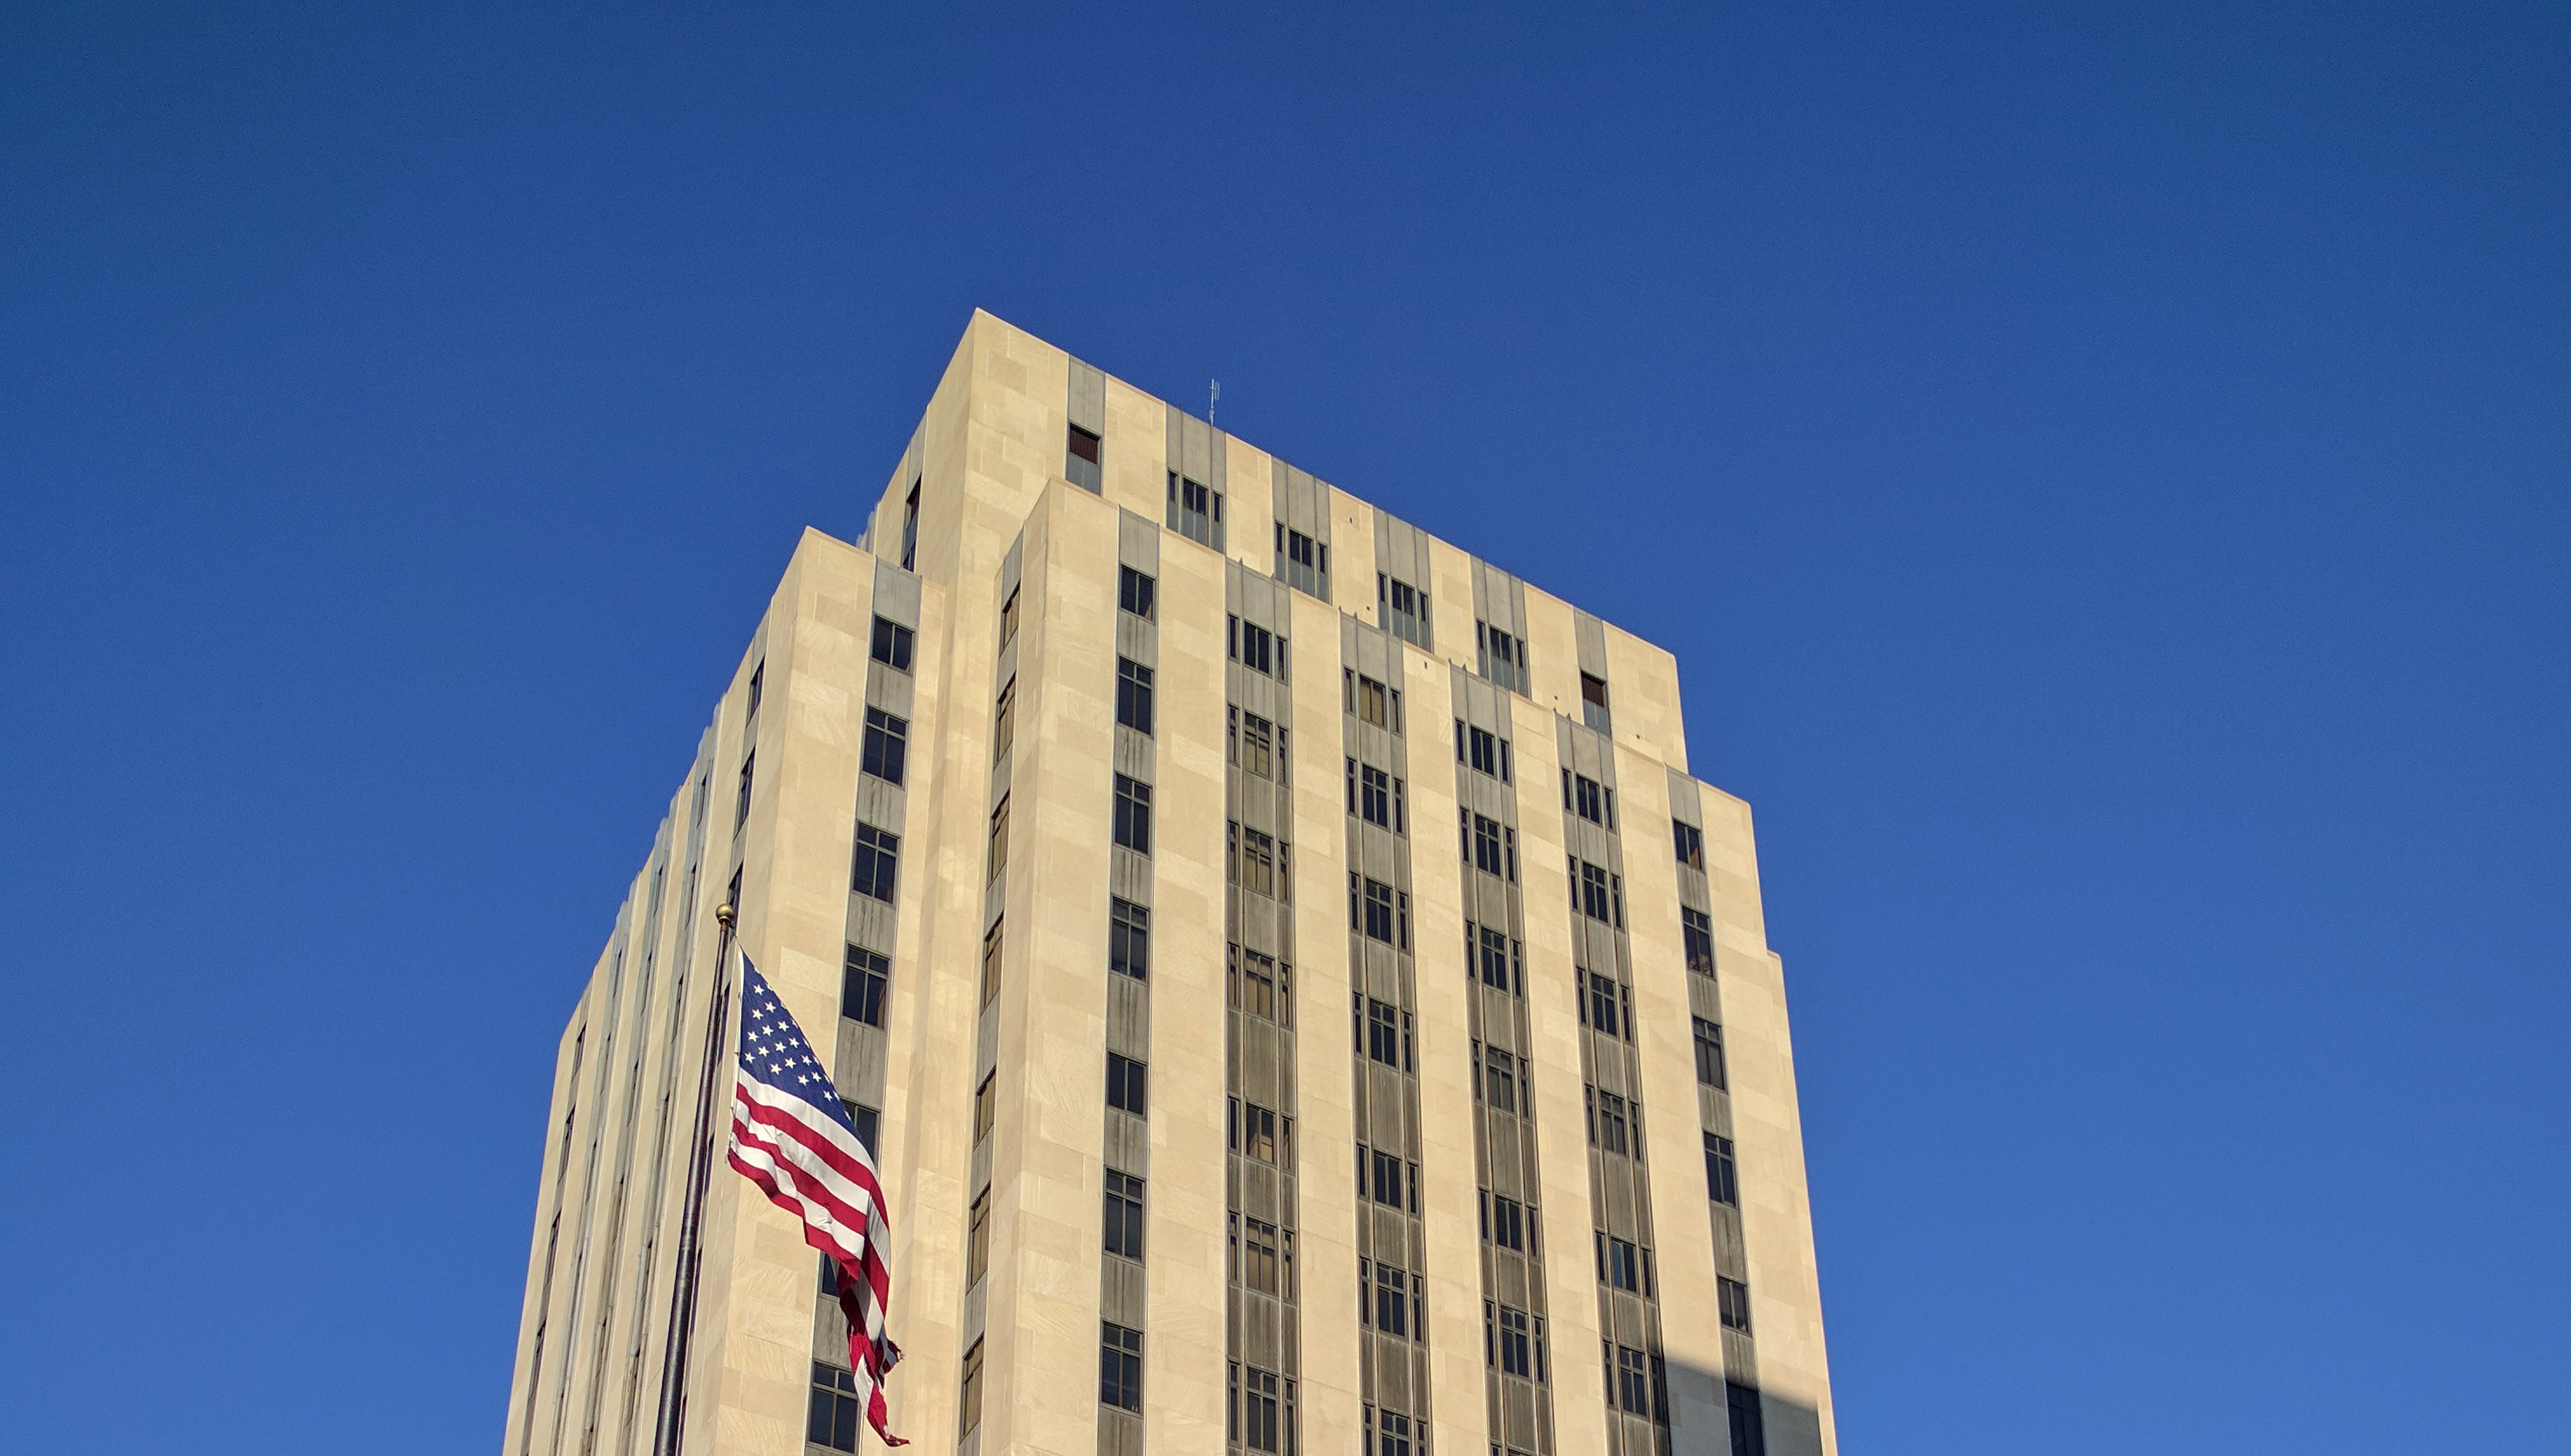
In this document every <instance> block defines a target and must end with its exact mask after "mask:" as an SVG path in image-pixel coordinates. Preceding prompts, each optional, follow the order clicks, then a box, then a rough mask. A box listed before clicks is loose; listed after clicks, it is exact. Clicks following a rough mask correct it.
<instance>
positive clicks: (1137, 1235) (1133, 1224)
mask: <svg viewBox="0 0 2571 1456" xmlns="http://www.w3.org/2000/svg"><path fill="white" fill-rule="evenodd" d="M1106 1228H1107V1251H1108V1252H1109V1253H1112V1254H1115V1255H1116V1256H1117V1257H1119V1258H1130V1259H1135V1260H1138V1261H1139V1260H1140V1259H1141V1258H1142V1257H1143V1180H1141V1179H1139V1178H1136V1177H1134V1176H1132V1175H1131V1174H1124V1173H1118V1172H1116V1171H1114V1170H1113V1169H1110V1170H1109V1171H1108V1174H1107V1220H1106Z"/></svg>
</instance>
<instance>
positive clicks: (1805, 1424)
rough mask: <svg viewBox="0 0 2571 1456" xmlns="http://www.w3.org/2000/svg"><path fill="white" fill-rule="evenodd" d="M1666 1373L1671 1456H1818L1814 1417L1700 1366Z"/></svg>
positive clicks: (1678, 1366)
mask: <svg viewBox="0 0 2571 1456" xmlns="http://www.w3.org/2000/svg"><path fill="white" fill-rule="evenodd" d="M1668 1368H1669V1387H1670V1403H1671V1411H1670V1449H1671V1451H1672V1452H1673V1453H1675V1456H1821V1413H1820V1412H1819V1411H1817V1410H1815V1409H1813V1408H1812V1407H1810V1406H1808V1405H1805V1404H1803V1403H1802V1402H1800V1401H1798V1400H1789V1399H1787V1398H1786V1397H1784V1396H1781V1395H1778V1394H1776V1393H1775V1392H1773V1391H1767V1390H1761V1389H1759V1388H1758V1387H1757V1386H1756V1385H1753V1384H1746V1383H1737V1381H1727V1380H1726V1379H1724V1377H1723V1373H1722V1372H1721V1371H1719V1370H1709V1369H1707V1368H1705V1367H1704V1366H1702V1365H1694V1364H1689V1363H1687V1362H1685V1361H1681V1360H1672V1361H1670V1362H1669V1367H1668ZM1564 1414H1565V1412H1563V1411H1562V1410H1560V1408H1558V1407H1557V1409H1556V1414H1555V1419H1556V1420H1557V1421H1559V1420H1560V1419H1562V1418H1563V1416H1564Z"/></svg>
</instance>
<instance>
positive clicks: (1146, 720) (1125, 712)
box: [1116, 658, 1152, 734]
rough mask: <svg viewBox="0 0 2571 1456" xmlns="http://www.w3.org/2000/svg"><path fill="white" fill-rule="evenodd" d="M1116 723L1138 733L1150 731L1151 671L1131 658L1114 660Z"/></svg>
mask: <svg viewBox="0 0 2571 1456" xmlns="http://www.w3.org/2000/svg"><path fill="white" fill-rule="evenodd" d="M1116 721H1117V722H1118V723H1120V724H1122V725H1124V726H1125V727H1127V728H1132V729H1133V730H1134V731H1136V732H1138V733H1144V734H1149V733H1150V732H1151V731H1152V670H1151V669H1149V668H1147V667H1144V666H1143V665H1142V664H1141V663H1138V662H1135V661H1134V660H1133V659H1131V658H1118V659H1117V660H1116Z"/></svg>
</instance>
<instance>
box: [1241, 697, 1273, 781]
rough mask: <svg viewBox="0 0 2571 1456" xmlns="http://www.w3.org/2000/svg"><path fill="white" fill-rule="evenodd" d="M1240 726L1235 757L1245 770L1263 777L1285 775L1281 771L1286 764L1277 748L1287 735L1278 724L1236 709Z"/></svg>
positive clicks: (1243, 770)
mask: <svg viewBox="0 0 2571 1456" xmlns="http://www.w3.org/2000/svg"><path fill="white" fill-rule="evenodd" d="M1233 712H1234V715H1235V717H1236V718H1237V719H1238V720H1239V725H1238V727H1237V728H1236V730H1235V737H1234V748H1233V757H1234V760H1235V761H1237V762H1239V763H1240V764H1241V771H1242V772H1244V773H1248V774H1252V775H1254V776H1256V777H1260V778H1283V777H1284V775H1283V774H1281V773H1279V772H1278V771H1277V770H1278V769H1279V768H1280V767H1282V766H1284V765H1283V764H1282V763H1281V762H1279V760H1278V756H1277V747H1278V745H1279V744H1280V743H1282V742H1283V741H1284V740H1285V736H1286V735H1285V734H1284V733H1281V732H1279V731H1278V730H1277V726H1276V725H1275V724H1272V723H1270V722H1269V721H1268V720H1266V719H1264V718H1261V717H1260V716H1259V715H1258V714H1255V713H1242V712H1241V711H1240V710H1239V709H1235V710H1233Z"/></svg>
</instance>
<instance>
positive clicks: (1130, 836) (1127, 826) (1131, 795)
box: [1116, 773, 1152, 854]
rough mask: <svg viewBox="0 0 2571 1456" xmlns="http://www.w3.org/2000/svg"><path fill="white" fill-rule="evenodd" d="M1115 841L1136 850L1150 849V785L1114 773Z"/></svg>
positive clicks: (1141, 852)
mask: <svg viewBox="0 0 2571 1456" xmlns="http://www.w3.org/2000/svg"><path fill="white" fill-rule="evenodd" d="M1116 842H1117V843H1119V844H1122V845H1124V846H1125V847H1126V848H1128V849H1131V850H1133V851H1134V852H1135V853H1137V854H1149V853H1151V852H1152V785H1150V784H1148V783H1144V782H1142V781H1141V780H1139V779H1133V778H1128V777H1126V776H1125V775H1124V774H1122V773H1119V774H1117V775H1116Z"/></svg>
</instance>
